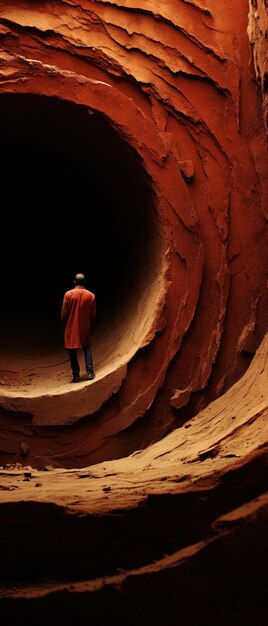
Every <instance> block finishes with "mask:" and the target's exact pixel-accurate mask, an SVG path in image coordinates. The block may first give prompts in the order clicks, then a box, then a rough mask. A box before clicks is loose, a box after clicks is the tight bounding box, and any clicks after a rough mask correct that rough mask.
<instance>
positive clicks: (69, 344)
mask: <svg viewBox="0 0 268 626" xmlns="http://www.w3.org/2000/svg"><path fill="white" fill-rule="evenodd" d="M95 315H96V303H95V296H94V294H93V293H92V292H91V291H89V290H88V289H86V288H85V287H84V286H83V285H77V286H76V287H74V289H70V290H69V291H66V293H65V295H64V299H63V304H62V312H61V319H62V322H63V323H64V324H65V333H64V346H65V348H68V349H71V348H83V347H85V346H86V345H87V343H88V341H89V334H90V330H91V328H92V325H93V323H94V321H95Z"/></svg>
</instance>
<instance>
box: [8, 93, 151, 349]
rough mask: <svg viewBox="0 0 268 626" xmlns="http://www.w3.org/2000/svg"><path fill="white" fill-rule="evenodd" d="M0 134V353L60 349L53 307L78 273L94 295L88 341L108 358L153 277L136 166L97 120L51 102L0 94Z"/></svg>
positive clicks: (145, 194) (145, 190)
mask: <svg viewBox="0 0 268 626" xmlns="http://www.w3.org/2000/svg"><path fill="white" fill-rule="evenodd" d="M0 132H1V157H0V159H1V177H2V199H3V198H5V201H3V200H2V215H1V220H2V224H1V226H2V241H4V242H5V246H3V245H2V246H1V290H2V304H1V324H0V327H1V331H0V347H1V351H2V354H4V355H6V354H9V355H10V356H12V357H13V355H14V356H16V357H18V358H20V356H22V357H23V358H24V357H25V355H27V358H30V357H31V355H32V356H34V355H36V354H39V355H41V354H45V353H51V351H54V352H55V351H57V350H62V337H61V334H60V309H61V303H62V298H63V294H64V292H65V291H66V290H67V289H71V288H72V287H73V278H74V275H75V274H76V273H77V272H83V273H84V274H85V275H86V277H87V287H88V288H89V289H90V290H92V291H93V292H94V293H95V294H96V302H97V324H96V329H95V341H96V342H97V343H98V353H99V354H100V355H101V354H102V353H104V352H105V351H106V353H107V354H108V352H109V350H110V352H111V351H112V346H113V345H114V343H115V342H116V343H117V345H118V344H120V341H121V339H122V333H123V334H124V335H125V333H126V328H127V327H130V326H131V327H133V324H135V321H134V320H135V315H136V314H137V311H138V309H139V304H140V301H141V297H142V294H143V292H144V289H146V287H147V286H148V284H150V283H151V282H152V280H153V277H155V276H156V275H157V262H158V261H157V258H158V253H157V245H158V244H157V241H158V235H157V234H156V233H157V220H156V215H155V210H154V202H153V197H152V192H151V190H150V184H149V181H148V178H147V176H146V173H145V171H144V168H143V166H142V162H141V160H140V159H139V157H138V156H137V154H136V153H135V152H134V150H133V149H132V148H131V147H130V146H129V145H128V144H127V142H126V141H125V140H124V139H123V138H122V137H121V136H120V135H119V134H118V132H116V130H115V129H114V128H113V127H112V126H111V124H110V123H109V122H108V121H107V119H106V118H105V117H104V116H103V115H102V114H100V113H98V112H93V111H91V110H89V109H88V108H87V107H85V106H80V105H76V104H73V103H70V102H67V101H63V100H60V99H58V98H53V97H46V96H37V95H28V94H26V95H24V94H12V95H11V94H2V95H1V96H0ZM124 341H125V339H124ZM104 343H105V346H104ZM107 346H108V347H107ZM109 346H110V347H109Z"/></svg>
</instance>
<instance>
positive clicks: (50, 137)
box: [0, 0, 267, 467]
mask: <svg viewBox="0 0 268 626" xmlns="http://www.w3.org/2000/svg"><path fill="white" fill-rule="evenodd" d="M252 4H254V3H252ZM248 11H249V7H248V5H247V3H246V2H241V1H240V0H234V1H233V2H229V1H227V0H226V1H224V0H223V1H222V2H220V3H218V2H217V3H215V2H214V0H207V1H206V2H205V0H204V1H203V0H196V1H195V2H191V1H188V0H187V1H186V0H180V1H177V0H176V1H175V0H167V1H166V2H161V1H157V0H154V1H153V0H152V1H148V2H146V3H145V2H143V1H139V0H120V1H119V0H118V1H116V0H114V1H109V2H108V1H105V0H103V1H102V0H98V1H97V0H96V1H90V2H89V1H88V0H79V1H78V2H77V1H73V0H68V2H65V1H60V0H57V1H54V2H42V1H38V0H37V1H36V2H30V1H26V0H25V1H22V2H21V1H18V0H17V1H16V0H10V1H9V2H7V3H1V5H0V37H1V40H0V41H1V51H0V58H1V92H0V107H3V109H2V110H4V111H5V114H4V115H2V116H1V134H3V136H4V137H5V141H6V144H5V145H6V150H7V151H8V150H9V158H10V168H9V169H8V168H7V177H8V176H10V181H12V180H13V182H14V185H16V178H19V175H18V177H17V172H18V170H19V169H20V163H22V162H23V148H24V145H25V144H27V159H28V161H27V164H28V165H27V168H26V169H25V171H24V174H23V176H22V177H21V178H20V179H19V180H20V189H21V190H22V188H23V180H26V179H25V177H26V176H27V174H28V179H27V188H28V189H29V192H28V197H29V193H30V190H31V191H32V193H33V195H34V198H36V200H35V199H34V200H31V201H32V202H33V203H34V204H36V206H37V207H38V205H39V204H40V196H42V190H41V193H40V187H38V186H37V185H35V181H34V180H32V178H31V171H32V170H33V168H35V170H34V171H35V173H36V171H37V168H36V166H35V165H34V163H36V153H37V149H38V150H40V145H41V151H42V155H43V153H45V154H47V162H48V163H52V164H53V176H54V180H55V181H58V184H59V188H60V189H61V188H65V187H66V186H67V187H68V185H70V184H71V182H70V181H71V178H72V171H73V172H74V170H75V171H78V170H79V172H80V173H81V172H82V173H81V176H80V174H73V176H75V185H74V187H73V188H72V194H73V195H72V197H73V198H74V201H75V199H76V200H77V206H76V207H75V212H74V215H73V219H72V217H70V206H68V221H70V224H69V229H68V228H67V230H66V231H64V239H65V244H66V245H65V246H64V247H63V248H62V247H60V245H61V244H60V238H61V232H60V231H58V232H57V237H58V239H59V253H58V254H57V238H56V239H55V243H54V244H53V255H54V256H53V263H52V264H50V263H51V261H50V260H49V258H50V257H51V250H52V248H51V247H50V243H49V237H48V235H49V228H48V227H46V228H45V229H42V226H41V230H40V229H38V231H37V232H35V237H36V238H37V242H38V241H39V242H40V246H39V244H37V245H36V244H35V249H34V253H35V257H34V258H35V259H36V257H37V263H38V265H41V266H42V268H43V270H42V271H43V274H42V279H41V280H43V281H45V278H44V276H45V274H46V264H47V267H48V268H49V271H50V269H51V268H52V267H55V266H56V268H57V281H59V282H61V281H62V286H63V285H64V284H65V280H66V274H64V270H63V271H62V270H61V269H59V268H61V267H62V266H63V265H64V264H66V263H67V264H68V271H70V272H72V268H71V266H72V261H73V257H74V256H75V257H76V256H78V257H79V259H80V258H83V261H85V256H84V257H80V256H79V243H76V246H77V247H76V248H74V247H73V246H72V245H71V244H70V238H71V235H72V234H73V233H72V230H73V229H75V228H77V223H76V221H75V220H76V215H79V211H80V209H81V206H82V205H83V204H84V201H85V197H86V191H85V192H83V193H81V192H79V190H81V186H82V187H83V189H86V182H85V181H86V180H89V179H90V191H91V190H92V189H94V192H92V193H93V196H94V201H96V199H97V198H99V197H100V193H101V194H102V198H103V200H102V201H100V202H99V205H98V208H99V211H100V215H101V217H100V218H99V219H96V218H95V217H94V207H93V208H91V209H90V210H89V214H88V218H87V217H85V215H84V216H83V225H84V224H86V228H87V229H89V230H90V227H91V226H92V223H93V231H94V232H93V238H94V250H96V252H97V254H98V255H99V257H98V263H96V273H97V272H98V271H99V270H98V269H97V268H99V267H101V271H99V274H98V281H99V285H100V283H101V285H102V286H101V288H100V287H99V293H100V300H101V302H102V312H103V320H104V321H103V325H102V326H101V325H100V327H99V329H98V333H97V334H98V336H100V341H99V343H98V342H97V338H96V352H95V354H96V355H97V367H96V373H97V376H96V379H95V381H94V383H93V384H90V385H86V384H84V385H83V384H81V386H80V387H79V389H76V390H75V391H74V390H73V389H71V388H70V386H69V382H68V381H69V379H68V363H67V362H64V363H63V361H64V357H65V355H64V353H63V351H62V353H61V358H58V360H57V359H56V357H55V359H54V361H53V360H52V361H48V362H46V360H45V358H44V360H43V361H41V364H40V362H38V366H37V367H35V364H34V361H32V362H30V364H29V362H28V363H25V361H23V363H22V365H21V366H20V367H18V366H17V360H18V357H17V355H16V359H15V357H14V359H13V356H12V355H13V352H12V354H11V356H10V355H5V358H6V360H5V361H3V365H2V368H1V369H2V372H1V375H2V378H1V382H2V399H1V405H2V409H1V427H2V430H3V432H4V437H3V442H2V444H1V456H2V460H3V462H14V460H18V459H19V460H20V461H21V460H22V461H24V462H30V463H31V464H32V465H35V466H37V467H38V466H43V465H44V464H46V463H52V464H56V465H57V464H59V465H63V466H67V467H71V466H83V465H84V466H85V465H87V464H89V463H91V462H98V461H100V460H103V459H109V458H116V457H120V456H122V455H125V454H128V453H130V452H133V451H134V450H137V449H140V448H144V447H145V446H146V445H148V444H150V443H152V442H153V441H155V440H159V439H161V437H162V436H163V435H165V434H166V433H167V432H169V431H170V430H173V429H174V428H176V426H178V425H180V424H181V423H182V422H183V421H184V420H185V419H187V418H189V417H190V416H191V415H193V414H195V413H197V411H198V410H199V409H200V408H202V407H204V406H206V405H207V404H208V402H209V401H210V400H211V399H213V398H215V397H217V396H219V395H221V394H222V393H223V392H224V391H225V390H226V389H228V388H229V387H230V385H231V384H232V383H234V382H235V381H236V380H237V379H238V378H239V377H240V376H241V375H242V373H243V372H244V371H245V370H246V369H247V367H248V365H249V363H250V360H251V358H252V356H253V355H254V353H255V350H256V348H257V347H258V345H259V343H260V341H261V339H262V337H263V336H264V334H265V332H266V329H267V314H266V310H267V288H266V269H267V233H266V219H267V215H266V213H267V206H266V204H265V191H266V189H267V163H266V161H267V158H266V154H267V153H266V147H265V133H264V123H263V118H262V115H260V109H261V107H262V100H261V91H260V88H259V86H258V84H257V82H256V80H255V75H254V67H253V63H252V59H251V48H250V44H249V39H248V33H247V26H248ZM261 72H262V70H261ZM263 76H264V74H262V77H263ZM263 80H264V79H263ZM40 102H41V103H42V107H43V108H42V107H41V109H42V114H41V112H40V114H39V110H40V111H41V109H40ZM22 103H23V104H22ZM46 103H47V105H46ZM68 107H69V108H68ZM70 107H73V108H70ZM67 109H68V111H69V110H70V111H71V113H72V114H71V117H70V115H69V113H68V114H67V112H66V111H67ZM12 111H13V113H14V115H13V117H12ZM16 111H18V115H16ZM23 111H26V113H27V112H28V117H27V114H26V113H25V115H24V113H23ZM29 111H30V114H29ZM48 111H49V113H48ZM49 115H50V116H51V117H49ZM55 117H56V119H57V120H58V121H57V124H55V122H54V125H53V122H52V120H54V119H55ZM49 119H51V123H52V129H53V130H51V128H50V124H49ZM82 119H83V120H84V121H83V124H84V126H83V129H84V130H83V138H80V136H79V128H81V123H82V122H81V120H82ZM44 120H45V122H44ZM77 120H78V122H77ZM33 123H34V132H33V130H32V129H33ZM27 125H28V126H27ZM27 128H29V133H30V135H29V136H30V141H28V143H27ZM96 128H97V130H98V132H97V131H96ZM14 129H15V130H14ZM25 129H26V130H25ZM30 129H31V130H30ZM72 129H74V131H73V132H72ZM80 132H81V131H80ZM94 133H95V134H94ZM11 136H12V141H11V140H10V137H11ZM40 137H42V141H41V143H40ZM77 137H79V140H78V138H77ZM17 138H18V142H19V145H17V144H16V140H17ZM36 138H37V139H36ZM98 138H99V142H98ZM10 141H11V144H10ZM10 145H11V148H10ZM8 146H9V148H8ZM87 147H88V149H87ZM18 153H19V154H21V156H20V160H18V159H17V161H16V160H14V154H18ZM63 157H64V158H67V157H68V162H69V163H70V162H71V164H73V170H72V167H71V168H69V166H68V167H67V165H61V161H62V160H63ZM38 158H39V159H40V163H41V165H42V167H43V166H44V160H43V156H42V158H41V156H39V157H38ZM12 159H13V160H12ZM57 168H59V178H57ZM55 170H56V175H55ZM66 171H68V176H66ZM8 172H9V174H8ZM10 172H11V173H10ZM120 172H121V173H122V175H121V177H120ZM82 174H83V176H82ZM83 177H84V178H83ZM48 179H49V168H48V169H47V176H46V180H45V182H44V181H43V183H44V185H45V186H46V185H47V184H48V182H47V181H48ZM7 184H8V183H7ZM25 184H26V183H25ZM75 190H77V195H76V191H75ZM99 190H101V192H100V191H99ZM13 193H15V191H14V192H13ZM23 193H25V191H24V192H23ZM128 194H129V199H128ZM18 198H19V197H18ZM18 198H16V202H15V206H13V207H12V211H13V214H14V223H13V224H11V223H10V221H9V222H7V224H8V234H7V236H8V237H9V232H11V231H13V230H14V231H15V233H16V228H18V226H16V221H17V224H19V231H17V235H16V237H17V240H18V241H20V240H21V238H22V239H25V238H26V236H27V233H28V225H26V226H25V224H24V222H23V220H22V219H21V216H19V213H20V209H19V207H18V203H19V199H18ZM61 198H62V199H61ZM108 199H109V202H110V205H109V206H110V209H109V210H110V213H109V214H108V211H107V210H106V208H105V206H106V204H107V202H108ZM29 201H30V200H29ZM10 202H11V204H12V195H11V196H10ZM51 202H52V204H53V192H52V191H51ZM65 203H66V206H67V205H68V197H66V194H63V195H62V196H61V192H60V190H58V191H57V202H56V204H55V206H54V205H53V208H52V213H55V215H57V216H58V217H59V216H60V218H61V219H62V221H63V222H64V220H65V219H67V217H66V213H67V212H66V211H65V210H64V207H65ZM47 212H48V209H47V210H46V207H45V206H42V219H44V220H46V215H47ZM49 215H50V221H51V211H50V213H49ZM126 215H127V218H126ZM111 216H112V217H111ZM144 216H145V217H144ZM41 223H42V220H41ZM52 224H53V220H52ZM114 224H116V227H114ZM83 225H82V230H83ZM107 229H108V232H109V233H112V240H113V241H116V246H114V248H116V249H117V250H118V249H119V250H122V255H121V256H120V254H119V253H117V256H116V264H115V267H116V272H112V271H111V272H110V268H109V263H110V259H111V256H112V255H113V246H111V244H110V242H109V237H108V236H107ZM51 230H53V226H51ZM77 230H78V234H77V237H76V239H77V238H78V240H79V241H80V237H81V236H82V235H81V227H80V228H79V226H78V229H77ZM18 233H19V236H18ZM44 233H45V235H46V239H45V244H44ZM15 239H16V238H15ZM17 240H16V241H17ZM81 245H82V247H83V249H84V250H86V249H87V247H88V249H89V250H90V249H91V244H90V239H89V240H88V241H85V240H82V242H81ZM29 246H31V239H30V240H29V238H27V249H28V248H29ZM109 246H110V247H109ZM39 247H40V248H41V250H42V254H41V253H40V256H42V259H41V261H40V259H38V249H39ZM14 248H15V250H14ZM14 248H13V249H12V239H11V236H10V250H11V252H10V254H12V255H14V256H15V259H16V263H17V265H18V266H19V265H20V259H19V258H17V257H16V249H17V245H16V246H14ZM107 249H108V251H109V252H108V253H107ZM46 250H47V260H46V258H45V254H46ZM89 254H90V252H89ZM22 256H23V253H22ZM70 259H71V263H70ZM103 259H104V260H103ZM91 260H92V259H91ZM30 261H31V255H29V263H30ZM34 262H36V261H34ZM91 267H92V265H91V264H89V268H88V269H89V273H90V269H91ZM106 267H107V268H108V269H109V274H108V279H107V277H106V271H105V270H106ZM120 267H121V269H120ZM44 268H45V269H44ZM78 269H79V270H80V268H78ZM86 269H87V268H86ZM75 271H76V270H75ZM61 272H62V273H61ZM34 278H35V279H36V278H38V274H35V275H34ZM19 280H20V281H21V282H22V284H23V283H24V278H23V277H20V279H19ZM105 280H107V283H106V284H105ZM113 281H114V287H115V292H116V301H117V304H116V305H113V306H112V309H110V308H109V307H110V306H111V294H112V289H111V283H112V282H113ZM103 285H104V286H103ZM17 286H18V285H17ZM39 287H40V288H41V289H42V284H41V285H40V283H39ZM68 287H69V285H68ZM96 288H97V289H98V284H97V285H96ZM45 291H46V293H47V291H49V285H48V284H47V285H46V290H45ZM20 293H22V297H23V298H25V300H26V303H27V301H28V295H27V294H25V290H24V288H20ZM105 293H108V294H109V297H108V296H107V297H106V298H105ZM61 296H62V294H61V293H60V292H59V293H58V292H56V291H53V297H52V296H51V300H54V306H55V308H54V309H53V311H54V317H55V316H56V315H57V314H58V311H59V307H60V298H61ZM14 306H15V305H14ZM105 311H108V312H110V311H111V315H110V314H109V315H108V314H106V316H105ZM28 312H29V317H30V316H31V302H29V311H28ZM24 313H25V316H26V317H27V309H26V310H25V312H24ZM9 314H10V311H8V315H9ZM37 317H38V316H37ZM111 319H112V323H111V321H110V323H109V320H111ZM4 323H5V324H6V318H5V319H4ZM15 327H16V324H14V326H13V329H14V328H15ZM14 333H15V337H16V330H14ZM22 334H23V332H22ZM48 334H49V333H48ZM37 335H38V333H37ZM17 341H18V338H16V340H15V344H16V343H17ZM37 343H38V341H37ZM26 348H27V346H26ZM31 349H32V348H31V346H30V349H29V350H28V353H27V357H28V358H29V356H30V352H31ZM50 354H51V353H50ZM57 354H59V353H57ZM35 358H36V353H35ZM15 360H16V365H15ZM45 365H47V367H45ZM38 368H39V369H38ZM40 368H41V370H40ZM42 368H43V369H42ZM40 371H41V374H42V372H43V376H42V375H40ZM55 381H56V382H55ZM81 418H83V419H81ZM55 426H56V428H55ZM22 446H23V447H22ZM23 450H24V452H23Z"/></svg>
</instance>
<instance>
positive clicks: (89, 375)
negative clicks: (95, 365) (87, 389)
mask: <svg viewBox="0 0 268 626" xmlns="http://www.w3.org/2000/svg"><path fill="white" fill-rule="evenodd" d="M93 378H95V374H94V372H89V373H88V375H87V379H88V380H93Z"/></svg>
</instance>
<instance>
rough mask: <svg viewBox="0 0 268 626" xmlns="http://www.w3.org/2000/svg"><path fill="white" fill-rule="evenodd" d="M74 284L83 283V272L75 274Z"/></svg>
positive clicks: (84, 279) (84, 278)
mask: <svg viewBox="0 0 268 626" xmlns="http://www.w3.org/2000/svg"><path fill="white" fill-rule="evenodd" d="M74 282H75V285H84V284H85V282H86V277H85V275H84V274H76V276H75V278H74Z"/></svg>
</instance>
